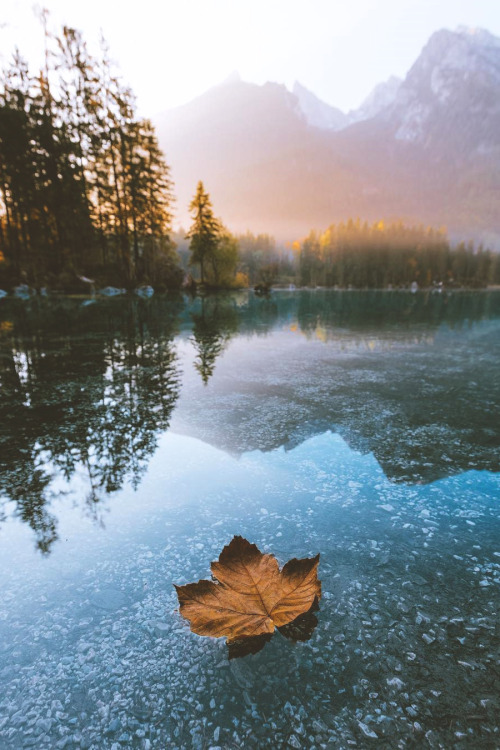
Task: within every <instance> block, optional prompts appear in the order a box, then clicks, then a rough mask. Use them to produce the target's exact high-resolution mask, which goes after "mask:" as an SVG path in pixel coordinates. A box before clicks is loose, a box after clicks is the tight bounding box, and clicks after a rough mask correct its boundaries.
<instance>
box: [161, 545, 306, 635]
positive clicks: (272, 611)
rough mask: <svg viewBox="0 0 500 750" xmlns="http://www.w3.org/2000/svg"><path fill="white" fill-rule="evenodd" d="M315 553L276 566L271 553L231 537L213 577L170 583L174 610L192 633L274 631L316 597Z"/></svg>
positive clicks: (290, 620)
mask: <svg viewBox="0 0 500 750" xmlns="http://www.w3.org/2000/svg"><path fill="white" fill-rule="evenodd" d="M318 563H319V555H316V557H312V558H305V559H303V560H297V559H296V558H294V559H293V560H290V561H289V562H287V563H286V565H284V566H283V569H282V570H281V571H280V569H279V565H278V561H277V560H276V558H275V557H274V555H263V554H262V552H260V550H259V549H257V547H256V546H255V544H250V542H248V541H247V540H246V539H244V538H243V537H241V536H235V537H234V538H233V539H232V540H231V542H230V543H229V544H228V545H227V546H226V547H224V549H223V550H222V552H221V554H220V557H219V560H218V562H213V563H212V565H211V570H212V574H213V576H214V578H216V579H217V581H218V582H215V581H198V583H188V584H186V585H185V586H176V587H175V588H176V590H177V596H178V597H179V604H180V613H181V615H182V616H183V617H185V618H186V620H189V622H190V625H191V630H192V631H193V633H198V635H210V636H213V637H215V638H217V637H220V636H225V637H226V638H227V639H228V642H231V641H234V640H236V639H239V638H248V637H251V636H257V635H263V634H265V633H274V629H275V628H277V627H281V626H282V625H286V624H288V623H290V622H292V621H293V620H295V618H296V617H298V616H299V615H301V614H303V613H305V612H307V611H308V610H309V609H310V608H311V606H312V605H313V603H314V602H315V600H317V599H319V598H320V596H321V582H320V581H318Z"/></svg>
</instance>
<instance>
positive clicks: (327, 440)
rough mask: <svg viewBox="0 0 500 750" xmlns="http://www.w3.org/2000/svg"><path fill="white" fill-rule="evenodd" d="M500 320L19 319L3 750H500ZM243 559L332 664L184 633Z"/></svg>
mask: <svg viewBox="0 0 500 750" xmlns="http://www.w3.org/2000/svg"><path fill="white" fill-rule="evenodd" d="M499 407H500V294H499V293H489V294H487V293H474V294H472V293H471V294H466V293H456V294H452V295H448V296H446V295H438V294H435V295H425V294H415V295H410V294H406V293H396V292H394V293H354V292H353V293H347V292H343V293H339V292H319V291H318V292H310V293H307V292H294V293H287V292H276V293H274V294H273V295H272V296H271V297H270V298H269V299H265V298H264V299H258V298H256V297H254V296H253V295H252V294H247V293H240V294H235V295H229V296H224V297H210V298H206V299H204V300H202V299H196V300H194V301H191V302H190V301H188V300H187V299H183V298H179V299H178V300H168V299H162V298H156V299H155V298H153V299H152V300H148V301H145V300H134V301H131V300H105V301H102V302H99V301H91V300H86V301H82V300H70V299H65V300H58V301H51V300H34V301H32V302H29V303H25V302H20V301H19V302H17V301H12V302H7V301H6V300H3V301H2V302H1V303H0V425H1V426H0V586H1V606H0V748H4V747H5V748H24V747H35V748H78V747H80V748H95V749H96V750H97V748H99V749H100V748H113V750H118V748H122V747H131V748H143V749H144V750H146V749H147V748H150V749H154V748H158V749H160V748H161V749H163V748H167V747H168V748H210V747H212V748H216V747H220V748H235V747H245V748H264V747H269V748H279V747H283V748H286V747H292V748H318V749H319V748H323V747H329V748H348V747H359V748H364V747H370V746H372V745H373V746H379V747H388V748H392V747H394V748H399V747H401V748H406V747H431V748H433V747H436V748H439V747H444V748H450V747H457V748H462V747H464V748H465V747H467V748H469V747H470V748H482V747H485V748H490V747H491V748H494V747H499V746H500V731H499V723H500V698H499V696H500V619H499V615H498V612H499V609H500V606H499V605H500V522H499V505H498V504H499V500H500V475H499V474H498V472H499V469H500V458H499V445H500V418H499V413H500V408H499ZM234 534H242V535H243V536H246V537H247V538H248V539H249V540H250V541H252V542H254V543H255V544H257V545H258V546H259V548H260V549H261V550H263V551H270V552H273V553H274V554H276V556H277V557H278V559H279V560H280V562H281V563H284V562H285V561H286V560H288V559H289V558H291V557H304V556H310V555H314V554H316V553H317V552H319V553H320V554H321V561H320V578H321V580H322V582H323V597H322V600H321V602H320V610H319V612H318V613H317V615H316V616H317V619H318V624H317V626H316V628H315V629H314V631H313V632H312V635H311V637H310V638H309V640H307V641H303V642H294V641H292V640H287V639H286V638H284V637H282V636H281V635H279V634H276V635H275V636H274V638H273V639H272V640H271V642H270V643H268V644H267V645H266V646H265V648H264V649H263V650H262V651H260V652H259V653H257V654H255V655H250V656H246V657H244V658H239V659H237V658H236V659H231V660H229V658H228V651H227V647H226V645H225V643H224V641H223V640H213V639H208V638H200V637H199V636H196V635H194V634H192V633H190V631H189V627H188V625H187V623H186V622H185V621H183V620H182V619H181V618H180V616H179V614H178V613H177V612H176V597H175V594H174V590H173V586H172V584H173V583H187V582H190V581H196V580H198V579H199V578H207V577H209V574H210V573H209V564H210V562H211V560H214V559H216V558H217V557H218V554H219V552H220V550H221V549H222V547H223V546H224V545H225V544H227V543H228V542H229V541H230V539H231V538H232V536H233V535H234Z"/></svg>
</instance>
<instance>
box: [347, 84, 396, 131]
mask: <svg viewBox="0 0 500 750" xmlns="http://www.w3.org/2000/svg"><path fill="white" fill-rule="evenodd" d="M401 84H402V80H401V78H398V77H397V76H391V77H390V78H388V79H387V81H384V82H383V83H379V84H377V86H375V88H374V89H373V91H372V92H371V93H370V94H369V95H368V96H367V97H366V99H365V100H364V102H363V103H362V105H361V106H360V107H358V109H353V110H351V111H350V112H349V113H348V119H349V122H360V121H361V120H369V119H370V118H372V117H375V116H376V115H378V114H379V113H380V112H382V111H383V110H384V109H386V108H387V107H389V106H390V105H391V104H393V102H394V101H395V99H396V96H397V93H398V91H399V88H400V86H401Z"/></svg>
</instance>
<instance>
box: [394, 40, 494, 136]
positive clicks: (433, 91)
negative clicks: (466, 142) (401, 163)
mask: <svg viewBox="0 0 500 750" xmlns="http://www.w3.org/2000/svg"><path fill="white" fill-rule="evenodd" d="M499 94H500V39H498V38H496V37H494V36H493V35H492V34H490V33H489V32H488V31H485V30H483V29H465V28H463V27H461V28H460V29H458V30H457V31H455V32H452V31H447V30H445V29H443V30H441V31H437V32H436V33H435V34H433V35H432V37H431V38H430V40H429V42H428V43H427V45H426V46H425V47H424V49H423V50H422V53H421V55H420V56H419V57H418V59H417V61H416V62H415V64H414V65H413V67H412V68H411V69H410V71H409V72H408V75H407V76H406V78H405V80H404V82H403V83H402V84H401V86H400V87H399V90H398V92H397V95H396V98H395V101H394V104H393V106H392V108H391V111H390V113H389V116H390V117H391V118H393V119H395V121H397V129H396V132H395V137H396V138H397V139H398V140H401V141H409V142H414V143H415V142H420V143H422V144H423V143H425V142H426V141H429V138H431V140H435V137H436V136H437V129H438V125H439V123H440V122H443V121H444V120H445V119H446V120H449V119H450V116H451V113H452V112H455V113H456V115H457V116H458V117H459V118H460V119H459V121H457V122H456V123H455V129H456V131H457V133H458V132H459V131H460V128H461V127H462V125H463V122H464V120H465V117H464V115H467V129H468V131H469V132H468V135H469V136H473V137H474V136H475V135H476V134H477V131H479V130H481V131H484V129H485V128H484V126H485V124H487V123H488V122H489V121H490V120H491V118H492V117H493V118H495V120H497V118H498V115H499V114H500V96H499ZM476 114H479V115H480V117H479V118H477V117H475V115H476ZM460 115H461V117H460ZM460 120H462V125H461V122H460ZM479 120H480V121H479ZM476 121H477V122H476ZM473 131H476V132H473ZM491 135H492V136H493V137H494V140H496V141H497V142H498V140H499V135H500V131H499V130H497V131H496V133H493V132H492V133H491ZM483 146H484V144H483Z"/></svg>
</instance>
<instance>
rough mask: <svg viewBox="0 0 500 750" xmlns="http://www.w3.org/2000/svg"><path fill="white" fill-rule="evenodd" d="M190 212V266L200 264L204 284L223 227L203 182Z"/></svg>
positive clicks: (188, 234)
mask: <svg viewBox="0 0 500 750" xmlns="http://www.w3.org/2000/svg"><path fill="white" fill-rule="evenodd" d="M189 210H190V211H191V213H192V215H193V224H192V226H191V228H190V230H189V232H188V233H187V235H186V237H188V238H189V239H190V240H191V242H190V245H189V249H190V251H191V255H190V258H189V264H190V265H197V264H199V266H200V276H201V283H202V284H203V283H204V282H205V268H206V264H208V263H209V262H213V261H214V258H215V256H216V253H217V249H218V246H219V242H220V238H221V230H222V227H221V223H220V221H219V220H218V219H216V218H215V216H214V212H213V208H212V203H211V201H210V196H209V194H208V193H206V192H205V188H204V187H203V182H202V181H201V180H200V181H199V182H198V186H197V188H196V194H195V196H194V198H193V200H192V201H191V203H190V204H189Z"/></svg>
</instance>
